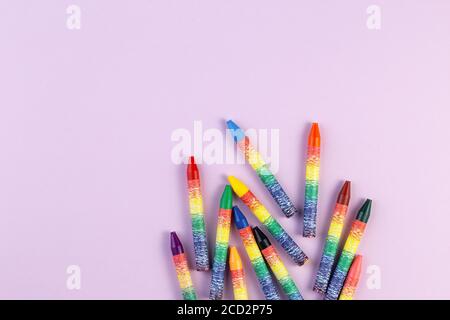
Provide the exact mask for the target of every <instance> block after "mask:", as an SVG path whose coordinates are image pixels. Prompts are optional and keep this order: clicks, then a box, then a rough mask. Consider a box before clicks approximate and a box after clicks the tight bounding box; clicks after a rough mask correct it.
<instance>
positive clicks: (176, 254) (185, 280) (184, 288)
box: [170, 232, 197, 300]
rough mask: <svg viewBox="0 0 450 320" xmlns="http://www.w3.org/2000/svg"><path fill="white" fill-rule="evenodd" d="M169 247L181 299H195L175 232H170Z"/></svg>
mask: <svg viewBox="0 0 450 320" xmlns="http://www.w3.org/2000/svg"><path fill="white" fill-rule="evenodd" d="M170 249H171V250H172V260H173V264H174V265H175V271H176V273H177V278H178V282H179V284H180V289H181V294H182V296H183V299H184V300H197V295H196V293H195V289H194V286H193V284H192V279H191V274H190V273H189V268H188V264H187V259H186V256H185V254H184V249H183V245H182V244H181V241H180V239H179V238H178V236H177V234H176V233H175V232H171V233H170Z"/></svg>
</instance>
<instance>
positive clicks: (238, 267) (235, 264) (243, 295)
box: [230, 246, 248, 300]
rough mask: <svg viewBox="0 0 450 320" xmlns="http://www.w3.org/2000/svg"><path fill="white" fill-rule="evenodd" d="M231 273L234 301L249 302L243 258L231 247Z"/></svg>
mask: <svg viewBox="0 0 450 320" xmlns="http://www.w3.org/2000/svg"><path fill="white" fill-rule="evenodd" d="M230 273H231V282H232V284H233V294H234V300H248V293H247V286H246V285H245V274H244V267H243V266H242V260H241V257H240V256H239V253H238V251H237V249H236V247H234V246H232V247H230Z"/></svg>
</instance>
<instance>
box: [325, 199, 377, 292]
mask: <svg viewBox="0 0 450 320" xmlns="http://www.w3.org/2000/svg"><path fill="white" fill-rule="evenodd" d="M371 207H372V200H370V199H367V200H366V201H365V202H364V204H363V205H362V207H361V209H359V211H358V214H357V215H356V219H355V220H354V221H353V224H352V227H351V229H350V234H349V235H348V238H347V240H346V242H345V245H344V249H343V250H342V253H341V256H340V257H339V261H338V263H337V265H336V268H335V270H334V272H333V275H332V277H331V280H330V283H329V285H328V288H327V293H326V295H325V299H326V300H337V298H338V297H339V293H340V292H341V289H342V285H343V284H344V280H345V277H346V276H347V272H348V269H349V268H350V265H351V264H352V261H353V258H354V256H355V253H356V250H357V249H358V246H359V243H360V242H361V238H362V236H363V234H364V230H365V228H366V224H367V221H368V220H369V217H370V210H371Z"/></svg>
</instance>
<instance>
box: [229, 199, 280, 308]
mask: <svg viewBox="0 0 450 320" xmlns="http://www.w3.org/2000/svg"><path fill="white" fill-rule="evenodd" d="M233 220H234V224H235V225H236V227H237V229H238V230H239V235H240V236H241V239H242V242H243V243H244V247H245V251H247V255H248V257H249V259H250V262H251V264H252V267H253V270H254V271H255V273H256V278H257V279H258V282H259V285H260V287H261V289H262V291H263V293H264V296H265V297H266V299H267V300H280V294H279V293H278V290H277V287H276V285H275V282H274V281H273V279H272V275H271V274H270V272H269V269H268V268H267V265H266V263H265V262H264V258H263V257H262V255H261V252H260V251H259V248H258V245H257V244H256V241H255V238H254V237H253V233H252V229H251V227H250V226H249V224H248V222H247V219H246V218H245V216H244V214H243V213H242V212H241V210H239V208H238V207H237V206H234V207H233Z"/></svg>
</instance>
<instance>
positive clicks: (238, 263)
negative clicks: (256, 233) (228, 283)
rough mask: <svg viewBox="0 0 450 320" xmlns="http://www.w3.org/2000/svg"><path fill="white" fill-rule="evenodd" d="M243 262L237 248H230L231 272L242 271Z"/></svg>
mask: <svg viewBox="0 0 450 320" xmlns="http://www.w3.org/2000/svg"><path fill="white" fill-rule="evenodd" d="M241 269H242V260H241V257H240V255H239V252H238V250H237V248H236V247H235V246H231V247H230V270H233V271H234V270H241Z"/></svg>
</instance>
